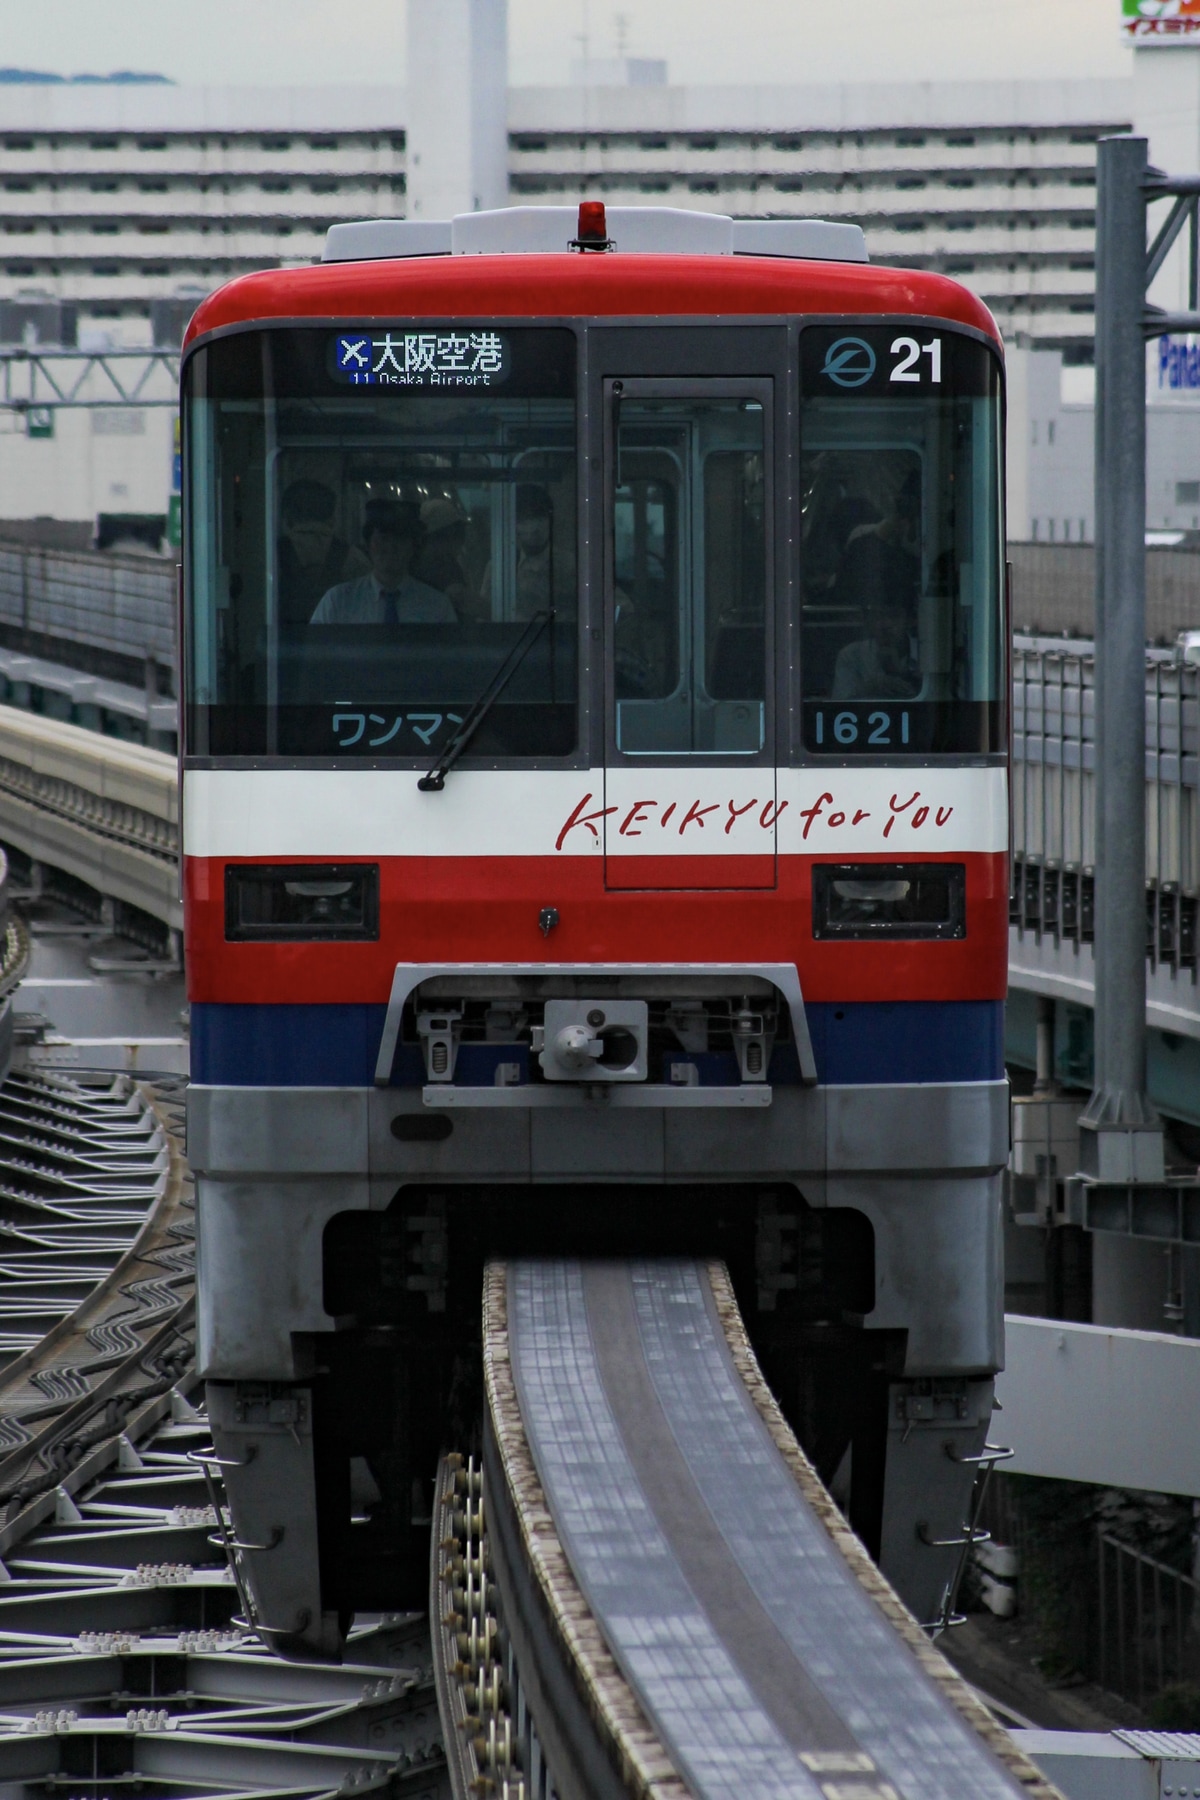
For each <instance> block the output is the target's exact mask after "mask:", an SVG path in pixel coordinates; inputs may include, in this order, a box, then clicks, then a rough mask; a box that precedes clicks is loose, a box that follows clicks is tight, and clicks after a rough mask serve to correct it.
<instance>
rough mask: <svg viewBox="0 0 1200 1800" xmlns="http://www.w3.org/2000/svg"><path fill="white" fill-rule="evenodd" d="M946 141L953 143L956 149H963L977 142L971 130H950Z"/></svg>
mask: <svg viewBox="0 0 1200 1800" xmlns="http://www.w3.org/2000/svg"><path fill="white" fill-rule="evenodd" d="M946 142H947V143H948V144H953V145H954V147H955V149H956V150H963V149H967V148H969V146H970V145H972V144H973V143H974V142H975V139H974V137H972V136H971V134H970V133H969V132H966V133H959V132H948V133H947V134H946Z"/></svg>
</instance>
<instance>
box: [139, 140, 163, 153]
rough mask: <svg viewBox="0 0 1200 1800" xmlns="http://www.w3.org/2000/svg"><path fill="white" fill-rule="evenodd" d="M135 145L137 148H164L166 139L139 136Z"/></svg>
mask: <svg viewBox="0 0 1200 1800" xmlns="http://www.w3.org/2000/svg"><path fill="white" fill-rule="evenodd" d="M137 147H138V149H139V150H165V149H166V147H167V140H166V138H152V137H140V138H139V139H138V140H137Z"/></svg>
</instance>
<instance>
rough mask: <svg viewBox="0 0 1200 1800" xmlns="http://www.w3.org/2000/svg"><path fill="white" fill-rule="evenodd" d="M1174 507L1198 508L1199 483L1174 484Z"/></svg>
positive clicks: (1199, 499) (1178, 482)
mask: <svg viewBox="0 0 1200 1800" xmlns="http://www.w3.org/2000/svg"><path fill="white" fill-rule="evenodd" d="M1175 504H1176V506H1200V481H1177V482H1176V483H1175Z"/></svg>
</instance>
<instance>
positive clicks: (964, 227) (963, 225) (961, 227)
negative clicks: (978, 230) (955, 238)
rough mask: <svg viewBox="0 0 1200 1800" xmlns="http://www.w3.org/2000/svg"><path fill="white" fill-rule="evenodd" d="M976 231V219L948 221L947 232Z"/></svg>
mask: <svg viewBox="0 0 1200 1800" xmlns="http://www.w3.org/2000/svg"><path fill="white" fill-rule="evenodd" d="M974 229H975V221H974V219H947V220H946V230H947V231H974Z"/></svg>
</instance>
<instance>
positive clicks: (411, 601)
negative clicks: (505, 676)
mask: <svg viewBox="0 0 1200 1800" xmlns="http://www.w3.org/2000/svg"><path fill="white" fill-rule="evenodd" d="M574 394H575V340H574V337H573V336H572V334H571V333H570V332H567V331H562V330H551V329H536V328H521V327H515V328H510V327H509V326H507V325H505V326H502V327H496V328H492V327H480V328H476V327H474V326H447V325H437V324H434V325H432V326H426V325H420V326H411V327H410V326H394V327H391V328H389V329H384V328H382V327H379V326H372V327H363V328H361V329H351V328H349V327H346V326H342V327H339V328H337V329H334V328H331V327H327V328H323V329H303V330H291V329H287V330H279V331H271V332H247V333H243V334H238V335H236V336H231V337H229V338H226V339H223V340H218V341H217V342H215V343H213V344H211V345H209V346H207V347H206V348H203V349H201V350H200V351H198V352H197V353H196V355H195V356H193V357H192V358H191V360H190V363H189V365H188V390H187V399H186V402H185V404H186V407H187V421H188V465H189V478H190V488H189V499H190V515H191V531H190V543H191V560H190V570H189V576H190V595H191V605H190V626H191V629H190V641H189V654H188V748H189V750H190V751H191V753H192V754H198V755H258V754H264V753H265V754H271V755H284V756H319V757H328V756H351V757H369V758H372V759H378V758H381V757H385V758H388V757H390V758H401V759H405V760H409V761H412V762H414V763H416V764H420V765H428V764H430V763H431V762H432V761H433V760H434V758H435V757H436V755H437V754H438V752H439V751H440V750H441V749H442V748H443V747H444V746H445V745H446V744H448V743H449V741H450V739H451V738H452V736H453V734H454V732H455V731H456V729H457V727H458V726H459V725H460V724H461V722H462V721H463V719H464V718H465V717H466V716H467V714H468V712H469V710H470V708H471V706H472V705H473V704H474V703H475V701H477V700H478V699H479V697H480V696H481V694H483V693H484V692H485V691H486V690H487V688H488V686H489V684H490V683H491V681H492V679H493V677H494V676H495V674H496V671H497V670H498V669H500V668H501V667H502V666H503V665H504V663H505V660H506V658H507V657H508V656H509V655H510V653H511V652H512V651H513V649H514V646H516V645H517V644H518V643H519V642H520V640H521V639H522V637H523V635H524V634H525V633H526V631H527V629H528V627H529V624H530V621H531V620H532V619H534V618H535V617H537V616H538V615H539V614H544V615H547V618H546V623H545V625H544V627H543V628H542V629H541V630H540V631H539V632H538V633H537V636H536V639H532V640H531V641H530V643H529V645H528V648H527V651H526V653H525V654H524V655H523V656H522V657H521V659H520V662H519V665H518V666H517V667H515V669H514V671H513V673H512V676H511V679H510V680H509V681H508V682H507V683H506V685H505V687H504V690H503V692H502V693H501V694H500V695H499V697H498V698H497V699H496V701H495V703H494V704H493V705H492V706H490V707H489V708H488V710H487V713H486V716H484V717H483V719H482V721H481V723H480V725H479V728H478V730H477V732H476V733H475V734H474V736H473V738H472V740H471V747H470V754H472V755H478V756H484V757H510V756H512V757H538V758H545V757H557V756H566V755H569V754H570V753H571V752H572V751H573V749H574V747H575V744H576V740H577V735H578V733H577V687H578V681H577V673H576V670H577V657H578V651H577V625H576V606H575V587H576V571H575V479H576V476H575V399H574Z"/></svg>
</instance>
